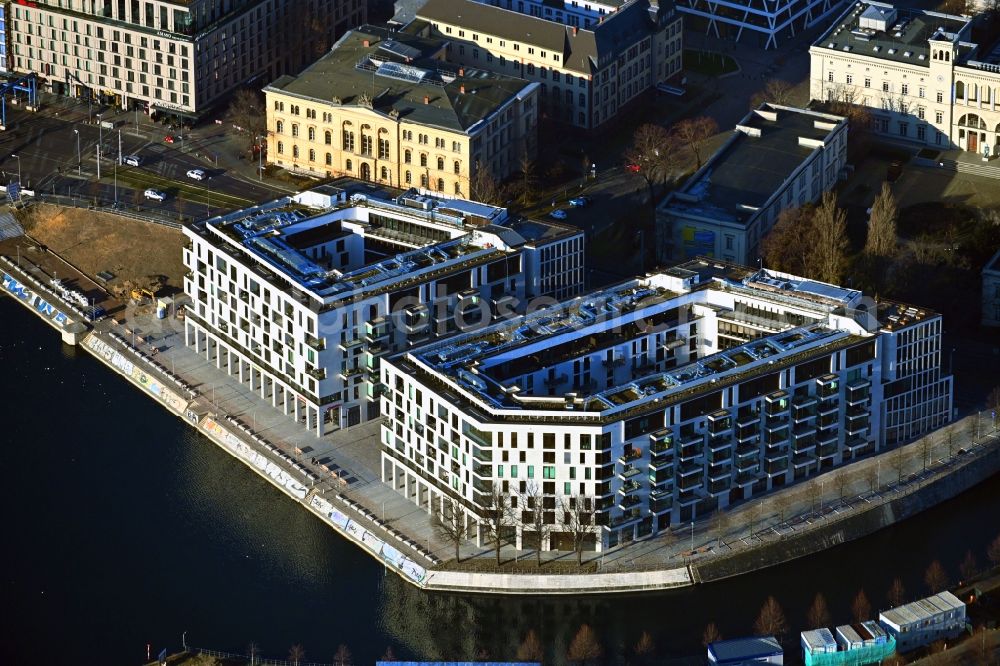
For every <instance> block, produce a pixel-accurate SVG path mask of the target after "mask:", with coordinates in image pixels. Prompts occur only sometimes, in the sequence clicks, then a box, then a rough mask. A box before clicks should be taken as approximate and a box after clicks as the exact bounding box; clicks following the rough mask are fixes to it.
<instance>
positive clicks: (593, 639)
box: [566, 624, 604, 664]
mask: <svg viewBox="0 0 1000 666" xmlns="http://www.w3.org/2000/svg"><path fill="white" fill-rule="evenodd" d="M603 654H604V650H603V649H602V648H601V644H600V643H599V642H598V640H597V635H596V634H595V633H594V630H593V629H591V628H590V625H589V624H585V625H583V626H581V627H580V630H579V631H577V632H576V636H574V637H573V640H572V641H570V644H569V649H568V650H567V651H566V661H575V662H577V663H579V664H585V663H587V662H588V661H597V660H598V659H600V658H601V655H603Z"/></svg>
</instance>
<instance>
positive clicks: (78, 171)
mask: <svg viewBox="0 0 1000 666" xmlns="http://www.w3.org/2000/svg"><path fill="white" fill-rule="evenodd" d="M73 134H76V175H78V176H82V175H83V158H82V157H81V156H80V130H78V129H75V130H73Z"/></svg>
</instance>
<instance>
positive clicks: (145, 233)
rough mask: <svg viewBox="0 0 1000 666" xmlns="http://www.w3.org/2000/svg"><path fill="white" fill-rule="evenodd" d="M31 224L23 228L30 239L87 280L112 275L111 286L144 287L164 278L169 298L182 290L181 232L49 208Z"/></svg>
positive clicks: (40, 209)
mask: <svg viewBox="0 0 1000 666" xmlns="http://www.w3.org/2000/svg"><path fill="white" fill-rule="evenodd" d="M28 218H29V219H27V220H25V221H24V222H23V223H26V224H25V227H26V229H25V230H26V231H27V232H28V233H29V234H30V235H31V236H32V237H34V238H35V239H36V240H37V241H38V242H39V243H44V244H45V245H47V246H48V247H49V248H50V249H51V250H52V251H53V252H56V253H58V254H59V255H61V256H62V257H63V258H65V259H66V260H67V261H69V262H70V263H72V264H74V265H75V266H76V267H77V268H79V269H80V270H82V271H83V272H84V273H87V274H88V275H96V274H97V273H98V272H100V271H108V272H110V273H113V274H114V275H115V277H116V280H114V281H112V282H111V284H112V285H114V284H120V283H121V282H124V281H132V282H135V283H137V284H142V285H144V286H145V285H147V284H149V283H150V282H151V281H152V279H154V277H155V276H163V277H164V278H165V279H162V282H163V284H164V285H165V286H166V287H167V288H168V289H167V292H171V291H176V290H179V289H182V288H183V280H182V278H183V276H184V274H185V273H186V272H187V270H186V269H185V268H184V264H183V263H182V261H181V260H182V257H181V248H182V247H183V246H184V244H185V240H184V235H183V234H182V233H181V231H180V230H179V229H171V228H169V227H164V226H160V225H158V224H152V223H149V222H141V221H139V220H132V219H129V218H126V217H119V216H117V215H111V214H108V213H98V212H94V211H90V210H84V209H80V208H63V207H61V206H53V205H48V204H40V205H36V206H34V207H33V209H32V212H31V213H30V215H29V216H28ZM151 276H153V277H151Z"/></svg>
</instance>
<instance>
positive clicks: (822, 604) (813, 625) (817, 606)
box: [806, 592, 833, 629]
mask: <svg viewBox="0 0 1000 666" xmlns="http://www.w3.org/2000/svg"><path fill="white" fill-rule="evenodd" d="M806 621H807V622H808V623H809V628H810V629H820V628H822V627H829V626H830V624H831V623H832V622H833V620H832V619H831V618H830V609H829V608H827V605H826V597H824V596H823V594H822V593H820V592H817V593H816V597H815V598H814V599H813V602H812V606H810V607H809V613H808V614H807V615H806Z"/></svg>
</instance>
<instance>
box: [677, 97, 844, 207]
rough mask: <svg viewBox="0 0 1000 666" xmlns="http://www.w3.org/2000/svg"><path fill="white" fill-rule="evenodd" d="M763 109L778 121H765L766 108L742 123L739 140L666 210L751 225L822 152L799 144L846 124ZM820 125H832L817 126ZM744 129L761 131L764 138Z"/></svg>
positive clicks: (795, 111) (719, 154) (825, 116)
mask: <svg viewBox="0 0 1000 666" xmlns="http://www.w3.org/2000/svg"><path fill="white" fill-rule="evenodd" d="M761 109H763V111H764V112H765V113H770V112H774V113H776V114H777V118H776V119H775V120H771V119H769V118H767V117H765V116H764V115H762V114H761V113H759V111H760V109H758V110H755V111H752V112H751V113H750V114H749V115H748V116H747V117H746V118H744V120H743V121H742V122H741V123H740V126H739V127H738V128H737V130H736V135H735V137H734V138H731V139H730V140H729V141H728V142H727V143H726V144H725V145H724V146H723V147H722V148H720V149H719V151H718V152H716V153H715V154H714V155H712V157H711V158H710V159H709V161H708V162H707V163H706V164H705V166H704V167H702V169H701V170H699V171H698V172H697V173H695V174H694V175H693V176H692V177H691V178H690V179H689V180H688V181H687V183H685V184H684V187H683V188H682V189H681V190H680V192H679V193H678V194H675V195H674V196H672V197H670V198H668V200H667V203H665V204H664V208H665V209H667V210H670V209H677V210H680V211H686V212H688V213H690V214H694V215H698V214H704V215H705V216H706V217H712V218H715V219H724V220H728V221H732V222H742V221H746V220H747V219H748V218H750V217H751V216H752V215H753V214H754V213H755V212H756V210H757V209H759V208H761V207H763V206H764V204H765V203H766V202H767V200H768V199H770V198H771V195H773V194H774V193H775V191H777V190H778V188H779V187H781V185H782V183H784V182H785V180H787V179H788V177H789V176H791V175H792V173H793V172H794V171H795V170H796V169H797V168H798V167H799V165H800V164H802V162H803V161H805V160H806V158H808V157H809V155H811V154H812V152H813V151H814V150H815V149H816V148H815V147H814V146H812V145H802V144H801V143H800V141H799V140H800V139H807V140H813V141H825V140H826V139H827V137H828V136H829V135H830V134H831V133H832V132H833V131H834V130H833V129H831V128H830V124H832V123H838V122H843V119H842V118H840V117H838V116H831V115H829V114H822V113H817V112H815V111H808V110H806V109H793V108H790V107H779V106H776V105H763V106H762V107H761ZM817 122H821V123H824V124H825V125H826V126H825V127H817V126H816V123H817ZM740 127H746V128H749V129H750V130H751V131H752V132H753V133H757V132H759V136H753V135H752V134H751V133H748V132H747V131H744V130H742V129H740Z"/></svg>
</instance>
